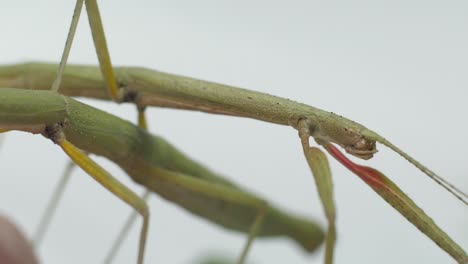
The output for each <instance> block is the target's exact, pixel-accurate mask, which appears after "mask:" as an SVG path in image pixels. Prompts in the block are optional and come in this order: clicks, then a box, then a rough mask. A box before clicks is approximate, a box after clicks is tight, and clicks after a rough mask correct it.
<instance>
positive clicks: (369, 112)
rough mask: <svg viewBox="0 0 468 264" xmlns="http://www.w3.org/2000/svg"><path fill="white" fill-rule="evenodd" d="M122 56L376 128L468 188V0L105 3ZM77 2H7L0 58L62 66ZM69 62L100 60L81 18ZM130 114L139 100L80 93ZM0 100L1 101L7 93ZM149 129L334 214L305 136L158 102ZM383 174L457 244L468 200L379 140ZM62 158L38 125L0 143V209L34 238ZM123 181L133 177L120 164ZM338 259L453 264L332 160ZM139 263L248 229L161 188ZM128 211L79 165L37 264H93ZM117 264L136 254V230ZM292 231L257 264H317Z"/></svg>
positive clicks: (255, 184) (251, 183)
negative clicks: (215, 221) (181, 203)
mask: <svg viewBox="0 0 468 264" xmlns="http://www.w3.org/2000/svg"><path fill="white" fill-rule="evenodd" d="M99 4H100V6H101V10H102V16H103V21H104V26H105V30H106V33H107V39H108V43H109V47H110V53H111V55H112V60H113V62H114V64H115V65H127V66H130V65H133V66H144V67H149V68H153V69H158V70H162V71H167V72H171V73H177V74H182V75H187V76H191V77H196V78H200V79H205V80H210V81H216V82H221V83H225V84H230V85H235V86H239V87H244V88H248V89H252V90H256V91H263V92H267V93H271V94H275V95H279V96H283V97H287V98H290V99H294V100H297V101H300V102H304V103H307V104H310V105H313V106H316V107H320V108H323V109H326V110H330V111H333V112H336V113H339V114H341V115H344V116H346V117H348V118H351V119H353V120H355V121H357V122H360V123H362V124H364V125H365V126H367V127H369V128H371V129H374V130H376V131H377V132H379V133H381V134H382V135H384V136H385V137H387V138H388V139H389V140H391V141H393V142H394V143H395V144H396V145H398V146H400V147H401V148H403V149H404V150H406V151H407V152H409V153H410V154H411V155H413V156H414V157H416V158H417V159H418V160H420V161H421V162H422V163H424V164H426V165H428V166H429V167H430V168H432V169H433V170H434V171H436V172H439V173H440V174H441V175H443V176H444V177H445V178H446V179H448V180H450V181H452V182H453V183H454V184H456V185H457V186H459V187H460V188H461V189H463V190H465V191H466V190H468V162H467V161H468V158H467V153H466V150H467V148H468V141H467V136H468V125H467V121H466V120H467V118H466V114H467V113H468V103H467V99H468V92H467V91H468V90H467V89H468V88H467V87H468V77H467V76H468V75H467V72H468V49H467V47H468V34H467V30H468V16H467V14H468V2H467V1H422V0H421V1H281V2H280V1H202V0H200V1H156V0H152V1H146V0H136V1H129V0H126V1H125V0H112V1H109V0H105V1H99ZM73 7H74V1H71V0H69V1H63V0H44V1H20V0H17V1H8V2H6V3H4V4H3V6H2V7H1V9H0V25H1V26H0V30H1V33H2V41H0V50H1V54H2V55H1V56H0V58H1V59H0V63H2V64H6V63H17V62H24V61H30V60H35V61H52V62H57V61H58V60H59V58H60V56H61V52H62V48H63V45H64V42H65V37H66V34H67V30H68V27H69V22H70V19H71V14H72V12H73ZM70 62H74V63H87V64H96V63H97V59H96V55H95V53H94V48H93V44H92V40H91V35H90V30H89V26H88V22H87V18H86V16H85V15H84V16H83V17H82V19H81V21H80V25H79V27H78V33H77V36H76V38H75V42H74V45H73V48H72V51H71V56H70ZM85 102H87V103H89V104H92V105H94V106H96V107H99V108H101V109H105V110H106V111H109V112H111V113H113V114H118V115H120V116H122V117H124V118H126V119H129V120H132V121H133V120H134V119H135V118H134V116H135V112H134V107H132V106H130V105H121V106H115V105H113V104H111V103H102V102H97V101H92V100H85ZM0 103H1V102H0ZM148 114H149V115H148V116H149V123H150V130H151V131H152V132H154V133H157V134H158V135H162V136H164V137H165V138H166V139H168V140H169V141H170V142H172V143H173V144H175V145H176V146H177V147H179V148H180V149H182V150H184V151H185V152H186V153H187V154H189V155H190V156H191V157H194V158H196V159H197V160H198V161H200V162H202V163H203V164H206V165H208V166H209V167H210V168H212V169H213V170H215V171H218V172H220V173H223V174H224V175H227V176H229V178H230V179H231V180H233V181H235V182H237V183H238V184H240V185H242V186H244V187H246V188H248V189H250V190H252V191H255V192H256V193H258V194H260V195H262V197H264V198H266V199H267V200H268V201H271V202H272V203H274V204H275V205H278V206H280V207H281V208H284V209H287V210H289V211H291V212H295V213H300V214H304V215H306V216H308V217H310V218H313V219H317V220H318V221H319V222H320V223H322V224H323V226H325V217H324V215H323V213H322V208H321V205H320V204H319V202H318V195H317V193H316V190H315V186H314V183H313V179H312V176H311V175H310V172H309V171H308V167H307V165H306V162H305V160H304V158H303V157H302V151H301V149H300V144H299V140H298V138H297V135H296V132H295V131H294V130H293V129H291V128H288V127H282V126H277V125H272V124H267V123H263V122H259V121H255V120H247V119H242V118H233V117H224V116H214V115H208V114H203V113H194V112H187V111H176V110H166V109H151V110H150V111H148ZM378 148H379V150H380V151H379V153H378V155H376V157H375V158H374V159H372V160H370V161H368V162H361V161H359V162H361V163H365V164H367V165H370V166H374V167H376V168H378V169H381V170H382V171H383V172H384V173H385V174H386V175H387V176H389V177H391V178H392V179H393V180H394V181H395V182H396V183H397V184H399V185H400V187H401V188H402V189H403V190H404V191H405V192H406V193H408V194H409V195H410V196H411V197H412V198H414V200H415V201H416V202H417V203H418V204H420V205H421V206H422V207H423V209H424V210H425V211H426V212H427V213H428V214H429V215H431V216H432V217H433V218H434V220H435V221H436V222H437V223H439V224H440V226H441V227H442V228H443V229H444V230H446V231H447V232H448V233H449V234H450V235H451V236H452V238H453V239H454V240H456V241H457V242H459V243H460V245H461V246H462V247H463V248H464V249H468V227H467V223H468V210H467V208H466V206H463V205H462V203H460V202H459V201H457V200H456V199H454V198H453V197H452V196H451V195H449V194H448V193H447V192H446V191H444V190H443V189H442V188H440V187H439V186H437V185H436V184H435V183H434V182H432V181H430V180H428V179H427V177H425V176H424V175H423V174H422V173H420V172H419V171H418V170H417V169H415V168H413V167H412V166H411V165H410V164H409V163H407V162H406V161H405V160H404V159H402V158H401V157H399V156H397V155H396V154H394V153H392V152H391V151H389V150H387V149H385V148H384V147H382V146H380V145H379V146H378ZM66 160H67V158H66V157H65V155H64V154H63V153H61V152H60V150H59V148H58V147H57V146H54V145H53V144H52V143H51V142H50V141H48V140H45V139H44V138H42V137H41V136H38V135H36V136H32V135H30V134H26V133H19V132H12V133H8V134H7V136H6V137H5V140H4V144H3V146H2V147H1V149H0V169H1V170H0V171H1V176H0V212H1V213H2V214H7V215H9V216H10V217H12V218H14V219H15V220H16V221H17V222H18V223H19V224H20V225H21V227H22V228H23V229H24V230H25V232H26V233H27V234H29V235H31V234H32V233H33V231H34V229H35V227H36V226H37V224H38V220H39V216H40V215H41V214H42V212H43V209H44V208H45V206H46V202H47V200H48V199H49V197H50V195H51V192H52V189H53V187H54V186H55V184H56V182H57V181H58V179H59V175H60V173H61V171H62V169H63V168H64V166H65V161H66ZM98 161H99V162H100V163H101V164H103V165H104V166H105V167H106V168H107V169H109V170H110V171H111V172H112V173H114V174H115V175H116V176H117V178H119V179H120V180H122V181H123V182H125V183H127V184H129V185H130V186H132V187H134V189H135V190H137V191H138V192H140V191H141V188H140V187H137V186H135V185H134V184H133V183H132V182H131V180H130V179H129V178H128V177H127V176H126V175H125V174H124V173H123V172H122V171H121V170H119V169H118V168H117V167H116V166H115V165H113V164H111V163H110V162H107V161H105V160H104V159H102V158H98ZM331 163H332V165H331V166H332V170H333V173H334V183H335V193H336V203H337V209H338V232H339V233H338V244H337V248H336V258H335V260H336V263H360V264H362V263H389V264H390V263H438V264H440V263H454V261H453V260H452V259H451V258H450V257H449V256H448V255H447V254H446V253H445V252H443V251H442V250H440V249H439V248H438V247H437V246H436V245H435V244H434V243H433V242H432V241H430V240H429V239H428V238H427V237H425V236H424V235H422V234H421V233H420V232H419V231H418V230H417V229H416V228H415V227H413V226H412V225H411V224H409V223H408V222H407V221H406V220H405V219H404V218H403V217H401V216H400V215H399V214H398V213H397V212H396V211H395V210H393V208H391V207H390V206H389V205H387V204H386V203H385V202H384V201H383V200H382V199H380V198H379V197H378V196H377V195H376V194H375V193H374V192H373V191H372V190H371V189H370V188H369V187H367V186H365V184H364V183H363V182H361V181H360V180H359V179H357V177H355V176H354V175H352V174H351V173H350V172H348V171H346V170H344V169H343V168H342V167H341V166H339V165H338V164H337V162H335V161H331ZM149 204H150V206H151V214H152V215H151V225H150V234H149V242H148V246H147V254H146V261H147V262H146V263H180V264H184V263H192V261H193V260H194V259H196V258H197V257H199V256H202V255H204V254H207V253H209V252H220V253H221V254H226V255H228V256H237V254H239V252H240V249H241V248H242V246H243V243H244V241H245V236H244V235H242V234H237V233H233V232H231V231H225V230H223V229H221V228H219V227H217V226H215V225H212V224H211V223H208V222H206V221H205V220H203V219H200V218H197V217H193V216H192V215H190V214H188V213H187V212H185V211H184V210H181V209H180V208H178V207H177V206H173V205H172V204H171V203H170V202H166V201H163V200H161V199H160V198H159V197H158V196H157V195H153V196H152V197H151V199H150V201H149ZM129 212H130V210H129V208H128V207H127V206H126V205H124V204H123V203H122V202H120V201H119V200H118V199H116V198H115V197H113V196H112V195H110V194H109V193H108V192H107V191H104V190H103V188H102V187H101V186H99V185H97V184H96V183H95V182H94V181H93V180H91V179H90V177H88V176H86V175H85V174H83V173H81V172H77V173H74V175H73V178H72V184H71V186H70V188H68V190H67V192H66V195H65V198H64V200H63V202H62V203H61V206H60V208H59V213H58V214H57V216H56V218H55V219H54V221H53V223H52V226H51V229H50V232H49V233H48V235H47V237H46V239H45V240H44V243H43V244H42V245H41V247H40V251H39V254H40V258H41V259H42V261H43V263H50V264H54V263H100V261H101V260H102V259H103V257H104V256H105V253H106V252H107V250H108V249H109V247H110V242H111V241H113V239H114V238H115V235H116V232H117V230H119V228H120V227H121V225H122V223H123V221H124V219H125V218H126V217H127V215H128V213H129ZM138 230H139V228H134V232H133V233H132V235H131V237H129V239H128V240H127V242H126V243H125V245H124V246H123V248H122V250H121V252H120V253H119V255H118V257H117V259H116V261H115V263H134V261H135V259H136V253H137V250H136V249H137V239H138V236H137V233H138V232H137V231H138ZM322 258H323V249H322V248H321V249H320V250H319V251H318V252H316V253H315V254H312V255H307V254H305V253H304V252H302V251H301V250H300V248H299V247H297V246H296V245H295V244H294V243H293V242H291V240H288V239H273V240H257V241H256V242H255V244H254V247H253V249H252V251H251V253H250V255H249V260H250V261H251V263H309V264H310V263H322Z"/></svg>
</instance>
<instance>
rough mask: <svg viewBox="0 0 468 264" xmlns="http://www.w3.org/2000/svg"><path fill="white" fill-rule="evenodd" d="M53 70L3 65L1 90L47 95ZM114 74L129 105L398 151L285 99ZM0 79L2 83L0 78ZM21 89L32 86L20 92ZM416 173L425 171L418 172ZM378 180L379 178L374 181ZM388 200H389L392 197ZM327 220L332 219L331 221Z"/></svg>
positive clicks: (365, 151)
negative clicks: (249, 121)
mask: <svg viewBox="0 0 468 264" xmlns="http://www.w3.org/2000/svg"><path fill="white" fill-rule="evenodd" d="M56 67H57V65H50V64H34V63H31V64H29V63H27V64H21V65H13V66H3V67H2V68H0V80H2V79H3V80H4V81H3V82H4V83H3V85H7V86H11V87H18V88H23V89H25V88H26V89H33V90H47V87H49V86H50V83H51V81H52V80H53V78H54V69H55V68H56ZM115 72H116V76H117V77H116V78H117V80H118V82H119V83H120V85H121V86H122V87H123V88H124V90H125V93H126V94H131V95H132V96H131V97H132V100H134V101H135V103H136V104H137V105H139V106H163V107H174V108H182V109H190V110H198V111H206V112H209V113H217V114H226V115H236V116H241V117H249V118H255V119H259V120H263V121H267V122H272V123H277V124H281V125H290V126H292V127H294V128H296V129H298V130H299V132H301V129H304V127H305V130H306V132H305V133H307V135H306V136H305V137H306V138H307V137H309V136H313V137H314V138H315V140H316V141H317V142H318V143H320V144H324V145H327V144H329V142H332V143H336V144H338V145H340V146H342V147H343V148H344V149H345V150H346V151H347V152H348V153H350V154H353V155H355V156H357V157H360V158H363V159H369V158H371V157H372V155H373V154H374V153H375V152H376V146H375V142H376V141H378V142H380V143H382V144H385V145H387V146H389V147H391V148H392V149H394V150H397V151H398V152H401V151H400V150H399V149H397V148H396V147H394V146H393V145H392V144H391V143H389V142H388V141H387V140H385V139H384V138H382V137H380V136H379V135H378V134H376V133H374V132H372V131H371V130H369V129H367V128H365V127H364V126H362V125H360V124H358V123H355V122H353V121H351V120H348V119H346V118H344V117H341V116H339V115H336V114H333V113H330V112H326V111H323V110H320V109H317V108H314V107H311V106H308V105H304V104H300V103H297V102H294V101H291V100H287V99H283V98H279V97H275V96H271V95H267V94H263V93H258V92H253V91H249V90H245V89H240V88H235V87H230V86H226V85H222V84H216V83H211V82H206V81H200V80H196V79H192V78H187V77H181V76H177V75H172V74H167V73H161V72H157V71H152V70H148V69H142V68H115ZM2 76H3V78H1V77H2ZM24 84H33V85H32V86H29V87H25V86H24ZM62 85H63V86H62V89H63V90H62V92H63V93H64V94H67V95H70V96H83V95H86V96H88V97H90V96H94V97H95V98H99V99H107V98H106V96H105V94H106V93H105V92H104V91H105V86H104V83H103V81H102V77H101V75H100V70H99V68H97V67H89V66H73V65H69V67H68V68H67V70H66V71H65V72H64V75H63V84H62ZM220 95H227V96H220ZM301 122H303V127H301V125H300V124H301ZM306 141H307V140H306V139H303V142H304V143H303V144H304V149H305V153H306V156H307V157H312V158H313V157H314V156H316V155H320V154H318V153H314V154H309V155H307V154H308V153H309V151H308V150H306V149H307V148H308V143H307V142H306ZM124 155H125V154H124ZM403 155H406V157H407V154H405V153H403ZM409 159H410V161H411V162H412V163H415V162H416V164H419V163H417V161H414V160H413V159H412V158H409ZM325 162H326V161H325ZM310 165H311V168H312V169H313V168H314V167H318V166H320V162H318V163H315V164H314V162H312V163H310ZM327 170H329V169H325V170H324V172H322V173H326V171H327ZM421 170H423V171H424V170H426V169H425V167H421ZM314 173H315V172H314ZM379 176H380V174H379V175H377V176H376V177H379ZM383 177H385V176H383ZM325 180H326V179H325ZM385 181H388V179H387V180H385ZM384 184H386V183H384ZM389 184H390V187H388V188H389V190H390V191H391V192H394V193H398V195H399V194H400V193H401V194H402V195H404V194H403V193H402V192H401V191H400V190H399V189H398V188H397V187H396V186H393V183H391V182H390V183H389ZM373 188H374V187H373ZM395 188H396V189H395ZM378 189H380V188H378ZM392 190H393V191H392ZM385 192H386V191H384V193H385ZM398 195H397V196H398ZM462 195H463V193H462ZM390 196H392V197H394V196H395V194H392V195H390ZM383 197H384V199H385V200H386V201H388V202H390V203H391V204H392V201H393V200H392V198H388V197H389V195H387V194H384V196H383ZM402 199H403V200H402V203H397V204H392V205H393V206H394V207H395V208H397V209H398V210H399V208H403V211H401V213H402V214H403V215H404V216H405V217H407V218H408V220H409V221H411V222H413V224H415V225H416V226H418V228H420V229H421V230H422V231H423V232H424V233H426V234H427V235H428V236H429V237H430V238H431V239H433V240H434V241H435V242H436V243H437V244H439V245H441V247H442V248H444V249H445V250H447V252H449V254H451V255H452V256H453V257H454V258H456V259H457V261H458V262H460V263H463V262H464V261H466V253H465V252H464V250H463V249H461V248H460V247H459V246H458V245H456V243H455V242H453V241H452V239H450V238H449V237H448V236H447V235H446V234H445V233H444V232H443V231H442V230H440V229H439V228H438V227H437V226H436V225H435V224H434V223H433V221H432V220H431V219H430V218H429V217H428V216H427V215H426V214H425V213H424V212H422V211H421V210H420V209H419V208H418V207H417V206H416V205H415V204H413V203H412V202H411V203H408V202H407V201H411V200H409V199H408V198H402ZM461 199H463V197H461ZM404 200H407V201H404ZM328 201H329V202H328V203H330V201H331V200H330V199H329V198H328ZM408 206H409V207H408ZM405 207H406V209H405ZM410 208H414V209H410ZM412 212H414V214H413V213H412ZM332 218H333V219H334V217H332ZM331 232H333V233H334V232H335V231H334V230H332V231H331ZM333 240H334V238H333Z"/></svg>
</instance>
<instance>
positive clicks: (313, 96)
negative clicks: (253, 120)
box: [72, 53, 445, 253]
mask: <svg viewBox="0 0 468 264" xmlns="http://www.w3.org/2000/svg"><path fill="white" fill-rule="evenodd" d="M72 54H73V53H72ZM269 78H270V79H274V78H272V77H269ZM285 84H288V85H290V83H285ZM285 84H283V85H285ZM242 86H244V85H242ZM316 96H317V94H315V93H314V94H312V95H311V96H310V97H311V98H315V97H316ZM301 101H303V100H301ZM353 105H354V106H355V104H353ZM328 108H330V109H332V107H328ZM335 109H336V108H335ZM373 109H374V108H373ZM276 144H277V143H276V142H275V145H276ZM291 144H293V143H291ZM299 160H301V159H300V158H299ZM415 173H416V172H415V171H412V172H411V173H408V174H415ZM304 174H305V173H304ZM387 174H390V173H387ZM392 176H393V175H392ZM278 177H280V176H278ZM335 182H338V181H337V180H335ZM444 204H445V203H444ZM340 214H341V213H340ZM361 252H362V251H361ZM424 253H426V252H424Z"/></svg>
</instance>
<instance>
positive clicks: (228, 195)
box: [0, 88, 323, 251]
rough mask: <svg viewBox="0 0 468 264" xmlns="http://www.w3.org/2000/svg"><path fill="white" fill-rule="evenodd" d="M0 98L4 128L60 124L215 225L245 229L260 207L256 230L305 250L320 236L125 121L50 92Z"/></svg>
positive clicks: (10, 92) (8, 93)
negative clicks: (259, 226) (261, 218)
mask: <svg viewBox="0 0 468 264" xmlns="http://www.w3.org/2000/svg"><path fill="white" fill-rule="evenodd" d="M0 98H1V101H2V105H1V106H0V108H1V111H0V123H1V127H2V128H5V129H9V130H22V131H26V132H31V133H43V134H45V135H46V136H48V137H53V136H50V135H47V133H48V132H47V131H48V127H50V126H53V125H56V124H59V125H60V126H61V129H62V130H63V134H64V136H65V137H66V138H67V139H68V140H69V141H70V142H72V143H73V144H75V145H76V146H78V147H79V148H81V149H83V150H85V151H88V152H91V153H94V154H97V155H100V156H104V157H107V158H108V159H110V160H112V161H114V162H115V163H116V164H119V166H121V167H122V168H123V169H124V170H125V171H126V172H127V173H128V174H129V175H130V176H132V177H133V179H134V180H135V181H136V182H138V183H140V184H142V185H144V186H146V187H147V188H149V189H151V190H152V191H154V192H157V193H159V194H160V195H161V196H162V197H164V198H166V199H169V200H171V201H173V202H175V203H178V204H179V205H181V206H182V207H184V208H186V209H187V210H189V211H191V212H192V213H194V214H197V215H200V216H202V217H204V218H206V219H210V220H211V221H213V222H216V223H218V224H219V225H222V226H224V227H226V228H230V229H233V230H237V231H243V232H248V228H249V226H250V225H251V224H252V222H253V219H254V217H255V214H256V213H257V212H258V209H264V210H267V211H266V216H265V220H264V221H265V223H264V226H263V228H262V229H261V231H260V233H259V234H258V235H260V236H282V235H284V236H291V237H292V238H294V239H295V240H296V241H297V242H298V243H299V244H300V245H301V246H302V247H303V248H304V249H305V250H307V251H313V250H314V249H315V248H316V247H317V246H318V245H320V243H321V241H322V239H323V233H322V231H321V230H320V228H319V227H317V225H315V224H314V223H313V222H310V221H306V220H304V219H301V218H297V217H291V216H288V215H287V214H285V213H282V212H281V211H279V210H278V209H274V208H269V207H268V205H267V204H266V202H264V201H262V200H261V199H259V198H257V197H255V196H254V195H252V194H249V193H248V192H245V191H242V190H241V189H240V188H238V187H236V185H234V184H233V183H230V182H229V181H227V180H225V179H223V178H221V177H219V176H217V175H216V174H214V173H212V172H210V171H209V170H208V169H206V168H205V167H203V166H201V165H199V164H198V163H196V162H194V161H193V160H191V159H189V158H188V157H186V156H185V155H184V154H182V153H181V152H180V151H178V150H177V149H176V148H174V147H173V146H172V145H171V144H169V143H168V142H167V141H165V140H164V139H162V138H160V137H156V136H152V135H150V134H148V133H147V132H145V131H144V130H142V129H140V128H138V127H136V126H134V125H132V124H130V123H129V122H126V121H124V120H122V119H119V118H117V117H115V116H112V115H110V114H107V113H105V112H102V111H100V110H97V109H95V108H92V107H90V106H87V105H85V104H82V103H80V102H78V101H75V100H73V99H71V98H68V97H65V96H62V95H58V94H56V93H54V92H49V91H28V90H20V89H8V88H3V89H0ZM25 102H27V103H25ZM11 109H14V113H12V112H11ZM44 109H46V110H44ZM91 117H94V118H91ZM54 140H55V139H54ZM151 175H152V176H154V177H152V176H151ZM188 175H190V176H192V177H190V176H188ZM151 177H152V178H151ZM184 186H187V188H184ZM216 197H219V198H220V199H216ZM245 203H247V204H245ZM251 203H253V204H258V206H259V207H260V208H255V207H254V206H251ZM262 207H264V208H262Z"/></svg>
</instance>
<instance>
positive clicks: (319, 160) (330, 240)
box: [298, 120, 336, 264]
mask: <svg viewBox="0 0 468 264" xmlns="http://www.w3.org/2000/svg"><path fill="white" fill-rule="evenodd" d="M298 131H299V137H300V138H301V143H302V148H303V150H304V155H305V157H306V160H307V163H308V164H309V167H310V169H311V171H312V174H313V175H314V179H315V183H316V185H317V190H318V193H319V196H320V200H321V202H322V205H323V208H324V210H325V215H326V217H327V220H328V230H327V235H326V240H325V263H326V264H331V263H333V255H334V248H335V241H336V225H335V221H336V209H335V202H334V200H333V182H332V178H331V170H330V165H329V163H328V160H327V157H326V156H325V154H324V153H323V152H322V151H321V150H320V149H318V148H315V147H310V146H309V138H310V136H311V135H310V129H309V126H308V125H307V122H306V121H304V120H301V121H299V124H298Z"/></svg>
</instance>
